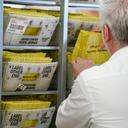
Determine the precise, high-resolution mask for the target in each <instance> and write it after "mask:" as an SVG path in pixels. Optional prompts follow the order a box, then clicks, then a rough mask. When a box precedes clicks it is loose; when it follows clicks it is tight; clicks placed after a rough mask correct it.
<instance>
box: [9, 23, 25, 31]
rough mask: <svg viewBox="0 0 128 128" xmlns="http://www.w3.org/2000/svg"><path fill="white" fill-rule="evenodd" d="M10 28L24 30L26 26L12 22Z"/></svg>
mask: <svg viewBox="0 0 128 128" xmlns="http://www.w3.org/2000/svg"><path fill="white" fill-rule="evenodd" d="M10 29H17V30H23V29H24V26H22V25H16V24H11V25H10Z"/></svg>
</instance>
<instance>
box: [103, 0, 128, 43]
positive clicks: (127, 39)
mask: <svg viewBox="0 0 128 128" xmlns="http://www.w3.org/2000/svg"><path fill="white" fill-rule="evenodd" d="M100 16H101V25H102V26H103V25H105V24H107V25H108V26H109V28H110V30H111V32H112V35H113V38H115V39H117V40H118V41H119V42H120V43H124V44H127V45H128V0H100Z"/></svg>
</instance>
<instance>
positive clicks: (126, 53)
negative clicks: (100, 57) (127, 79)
mask: <svg viewBox="0 0 128 128" xmlns="http://www.w3.org/2000/svg"><path fill="white" fill-rule="evenodd" d="M126 57H127V58H128V46H125V47H123V48H121V49H119V50H118V51H116V52H115V53H114V54H113V55H112V56H111V57H110V59H109V61H111V60H118V59H123V58H126Z"/></svg>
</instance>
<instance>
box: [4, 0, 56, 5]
mask: <svg viewBox="0 0 128 128" xmlns="http://www.w3.org/2000/svg"><path fill="white" fill-rule="evenodd" d="M4 3H15V4H25V5H56V2H55V1H50V0H4Z"/></svg>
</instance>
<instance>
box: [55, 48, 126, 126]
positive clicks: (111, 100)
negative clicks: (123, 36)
mask: <svg viewBox="0 0 128 128" xmlns="http://www.w3.org/2000/svg"><path fill="white" fill-rule="evenodd" d="M56 126H57V128H128V47H125V48H122V49H120V50H118V51H117V52H116V53H115V54H113V55H112V57H111V58H110V59H109V60H108V61H107V62H106V63H104V64H103V65H101V66H94V67H92V68H90V69H86V70H84V71H82V72H81V73H80V75H79V76H78V77H77V79H76V80H75V81H74V84H73V87H72V91H71V93H70V95H69V96H68V98H67V99H66V100H64V101H63V102H62V104H61V105H60V107H59V109H58V113H57V117H56Z"/></svg>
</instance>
